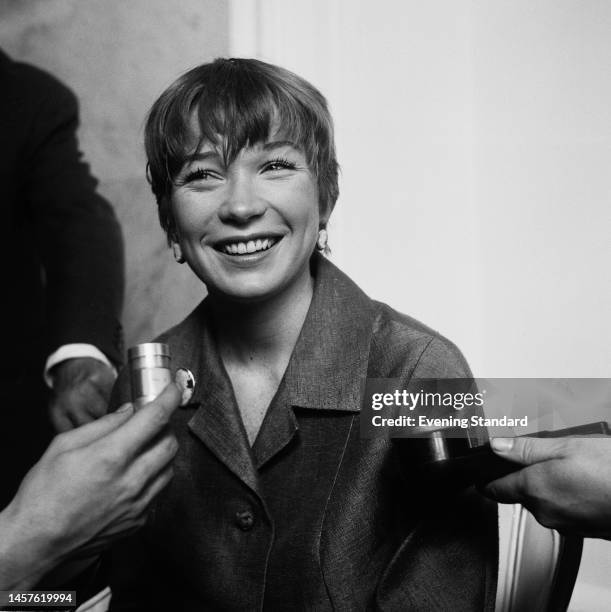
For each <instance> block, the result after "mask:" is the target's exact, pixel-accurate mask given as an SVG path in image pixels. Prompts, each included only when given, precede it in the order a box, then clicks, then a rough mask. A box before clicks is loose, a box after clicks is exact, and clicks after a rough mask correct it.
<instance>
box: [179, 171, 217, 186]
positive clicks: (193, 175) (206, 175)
mask: <svg viewBox="0 0 611 612" xmlns="http://www.w3.org/2000/svg"><path fill="white" fill-rule="evenodd" d="M211 178H214V173H213V172H211V171H210V170H205V169H204V168H196V169H195V170H191V171H190V172H188V173H187V174H186V176H185V183H189V182H191V181H207V180H209V179H211Z"/></svg>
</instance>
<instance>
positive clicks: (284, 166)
mask: <svg viewBox="0 0 611 612" xmlns="http://www.w3.org/2000/svg"><path fill="white" fill-rule="evenodd" d="M296 167H297V166H296V165H295V164H294V163H293V162H292V161H289V160H288V159H272V160H271V161H269V162H267V164H265V166H264V168H263V169H264V170H271V171H272V172H274V171H278V170H295V168H296Z"/></svg>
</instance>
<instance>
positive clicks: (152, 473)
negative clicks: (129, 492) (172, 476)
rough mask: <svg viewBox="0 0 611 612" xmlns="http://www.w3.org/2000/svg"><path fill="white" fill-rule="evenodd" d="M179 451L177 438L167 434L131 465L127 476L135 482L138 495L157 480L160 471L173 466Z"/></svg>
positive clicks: (134, 485)
mask: <svg viewBox="0 0 611 612" xmlns="http://www.w3.org/2000/svg"><path fill="white" fill-rule="evenodd" d="M177 451H178V442H177V441H176V438H175V437H174V436H173V435H171V434H165V435H164V436H162V437H161V438H159V439H158V440H157V441H156V442H155V443H154V444H153V445H151V446H150V448H148V449H147V450H146V451H145V452H143V453H142V455H140V456H139V457H138V458H137V459H136V460H135V461H134V462H133V463H132V464H131V465H130V466H129V468H128V473H127V474H126V477H127V479H128V480H129V481H130V482H132V483H134V484H133V485H132V486H133V487H134V491H135V492H136V493H137V494H138V495H139V494H141V492H142V490H144V489H145V488H146V487H148V486H149V485H150V483H151V482H153V481H154V480H156V479H157V478H158V476H159V474H160V473H162V472H164V471H166V470H167V469H168V468H170V467H171V463H172V460H173V459H174V457H175V456H176V453H177Z"/></svg>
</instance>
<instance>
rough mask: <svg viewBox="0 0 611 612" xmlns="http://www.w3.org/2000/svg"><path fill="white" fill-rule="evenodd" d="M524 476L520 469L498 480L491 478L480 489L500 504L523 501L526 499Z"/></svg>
mask: <svg viewBox="0 0 611 612" xmlns="http://www.w3.org/2000/svg"><path fill="white" fill-rule="evenodd" d="M525 478H526V476H525V474H524V471H523V470H520V471H518V472H513V473H512V474H509V475H507V476H504V477H503V478H499V479H498V480H493V481H492V482H489V483H488V484H487V485H486V486H485V487H482V488H481V489H480V490H481V492H482V493H483V494H484V495H486V496H487V497H491V498H492V499H494V500H495V501H498V502H501V503H502V504H517V503H524V502H525V501H526V495H525V490H526V483H525Z"/></svg>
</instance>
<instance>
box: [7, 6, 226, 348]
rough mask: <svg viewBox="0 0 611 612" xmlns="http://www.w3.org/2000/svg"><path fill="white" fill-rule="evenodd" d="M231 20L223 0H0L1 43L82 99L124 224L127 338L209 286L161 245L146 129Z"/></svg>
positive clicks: (86, 132)
mask: <svg viewBox="0 0 611 612" xmlns="http://www.w3.org/2000/svg"><path fill="white" fill-rule="evenodd" d="M227 20H228V17H227V7H226V3H225V2H222V1H221V0H183V1H181V2H164V1H163V0H130V1H129V2H124V1H121V0H88V1H87V2H82V1H81V2H79V1H78V0H22V1H20V2H14V1H10V0H9V1H6V0H5V1H0V46H1V47H2V48H3V49H4V50H5V51H6V52H7V53H8V54H9V55H11V56H12V57H13V58H14V59H18V60H22V61H25V62H29V63H32V64H35V65H36V66H39V67H41V68H44V69H46V70H48V71H49V72H51V73H52V74H54V75H55V76H57V77H58V78H59V79H60V80H62V81H63V82H64V83H66V84H67V85H68V86H69V87H71V89H72V90H73V91H74V92H75V93H76V95H77V96H78V98H79V100H80V110H81V128H80V130H79V139H80V144H81V149H82V151H83V152H84V154H85V158H86V159H87V160H88V161H89V163H90V165H91V167H92V170H93V173H94V175H95V176H96V177H97V178H98V179H99V181H100V184H99V191H100V192H101V193H102V194H103V195H104V196H105V197H106V198H107V199H108V200H109V201H110V202H111V203H112V204H113V206H114V208H115V211H116V213H117V216H118V218H119V221H120V222H121V225H122V227H123V233H124V238H125V247H126V258H127V270H126V272H127V286H126V300H125V307H124V312H123V322H124V328H125V344H126V347H127V346H131V345H133V344H135V343H137V342H142V341H146V340H151V339H152V338H153V337H154V336H155V335H157V334H159V333H160V332H162V331H163V330H165V329H167V328H168V327H170V326H171V325H173V324H175V323H177V322H178V321H180V320H181V319H182V318H183V317H184V316H185V315H186V314H187V313H188V312H190V310H192V308H193V307H194V306H195V304H197V303H198V302H199V301H200V300H201V299H202V297H203V295H204V294H205V291H204V289H203V285H202V284H201V282H200V281H199V280H198V279H196V278H195V277H194V275H193V274H192V273H191V271H190V270H189V269H188V268H187V266H178V264H176V263H175V262H174V259H173V258H172V255H171V252H170V251H169V249H168V248H167V245H166V241H165V236H164V234H163V232H162V230H161V228H160V226H159V222H158V220H157V211H156V204H155V200H154V198H153V195H152V193H151V191H150V188H149V186H148V184H147V182H146V180H145V159H144V153H143V147H142V137H143V134H142V128H143V123H144V117H145V114H146V112H147V110H148V109H149V107H150V106H151V105H152V103H153V102H154V100H155V99H156V97H157V96H158V95H159V94H160V93H161V92H162V91H163V89H165V87H167V86H168V85H169V84H170V83H171V82H172V81H173V80H174V79H175V78H176V77H178V76H179V75H180V74H181V73H183V72H184V71H185V70H187V69H189V68H192V67H193V66H196V65H197V64H200V63H202V62H205V61H209V60H211V59H213V58H214V57H217V56H220V55H226V54H227V49H228V21H227Z"/></svg>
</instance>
